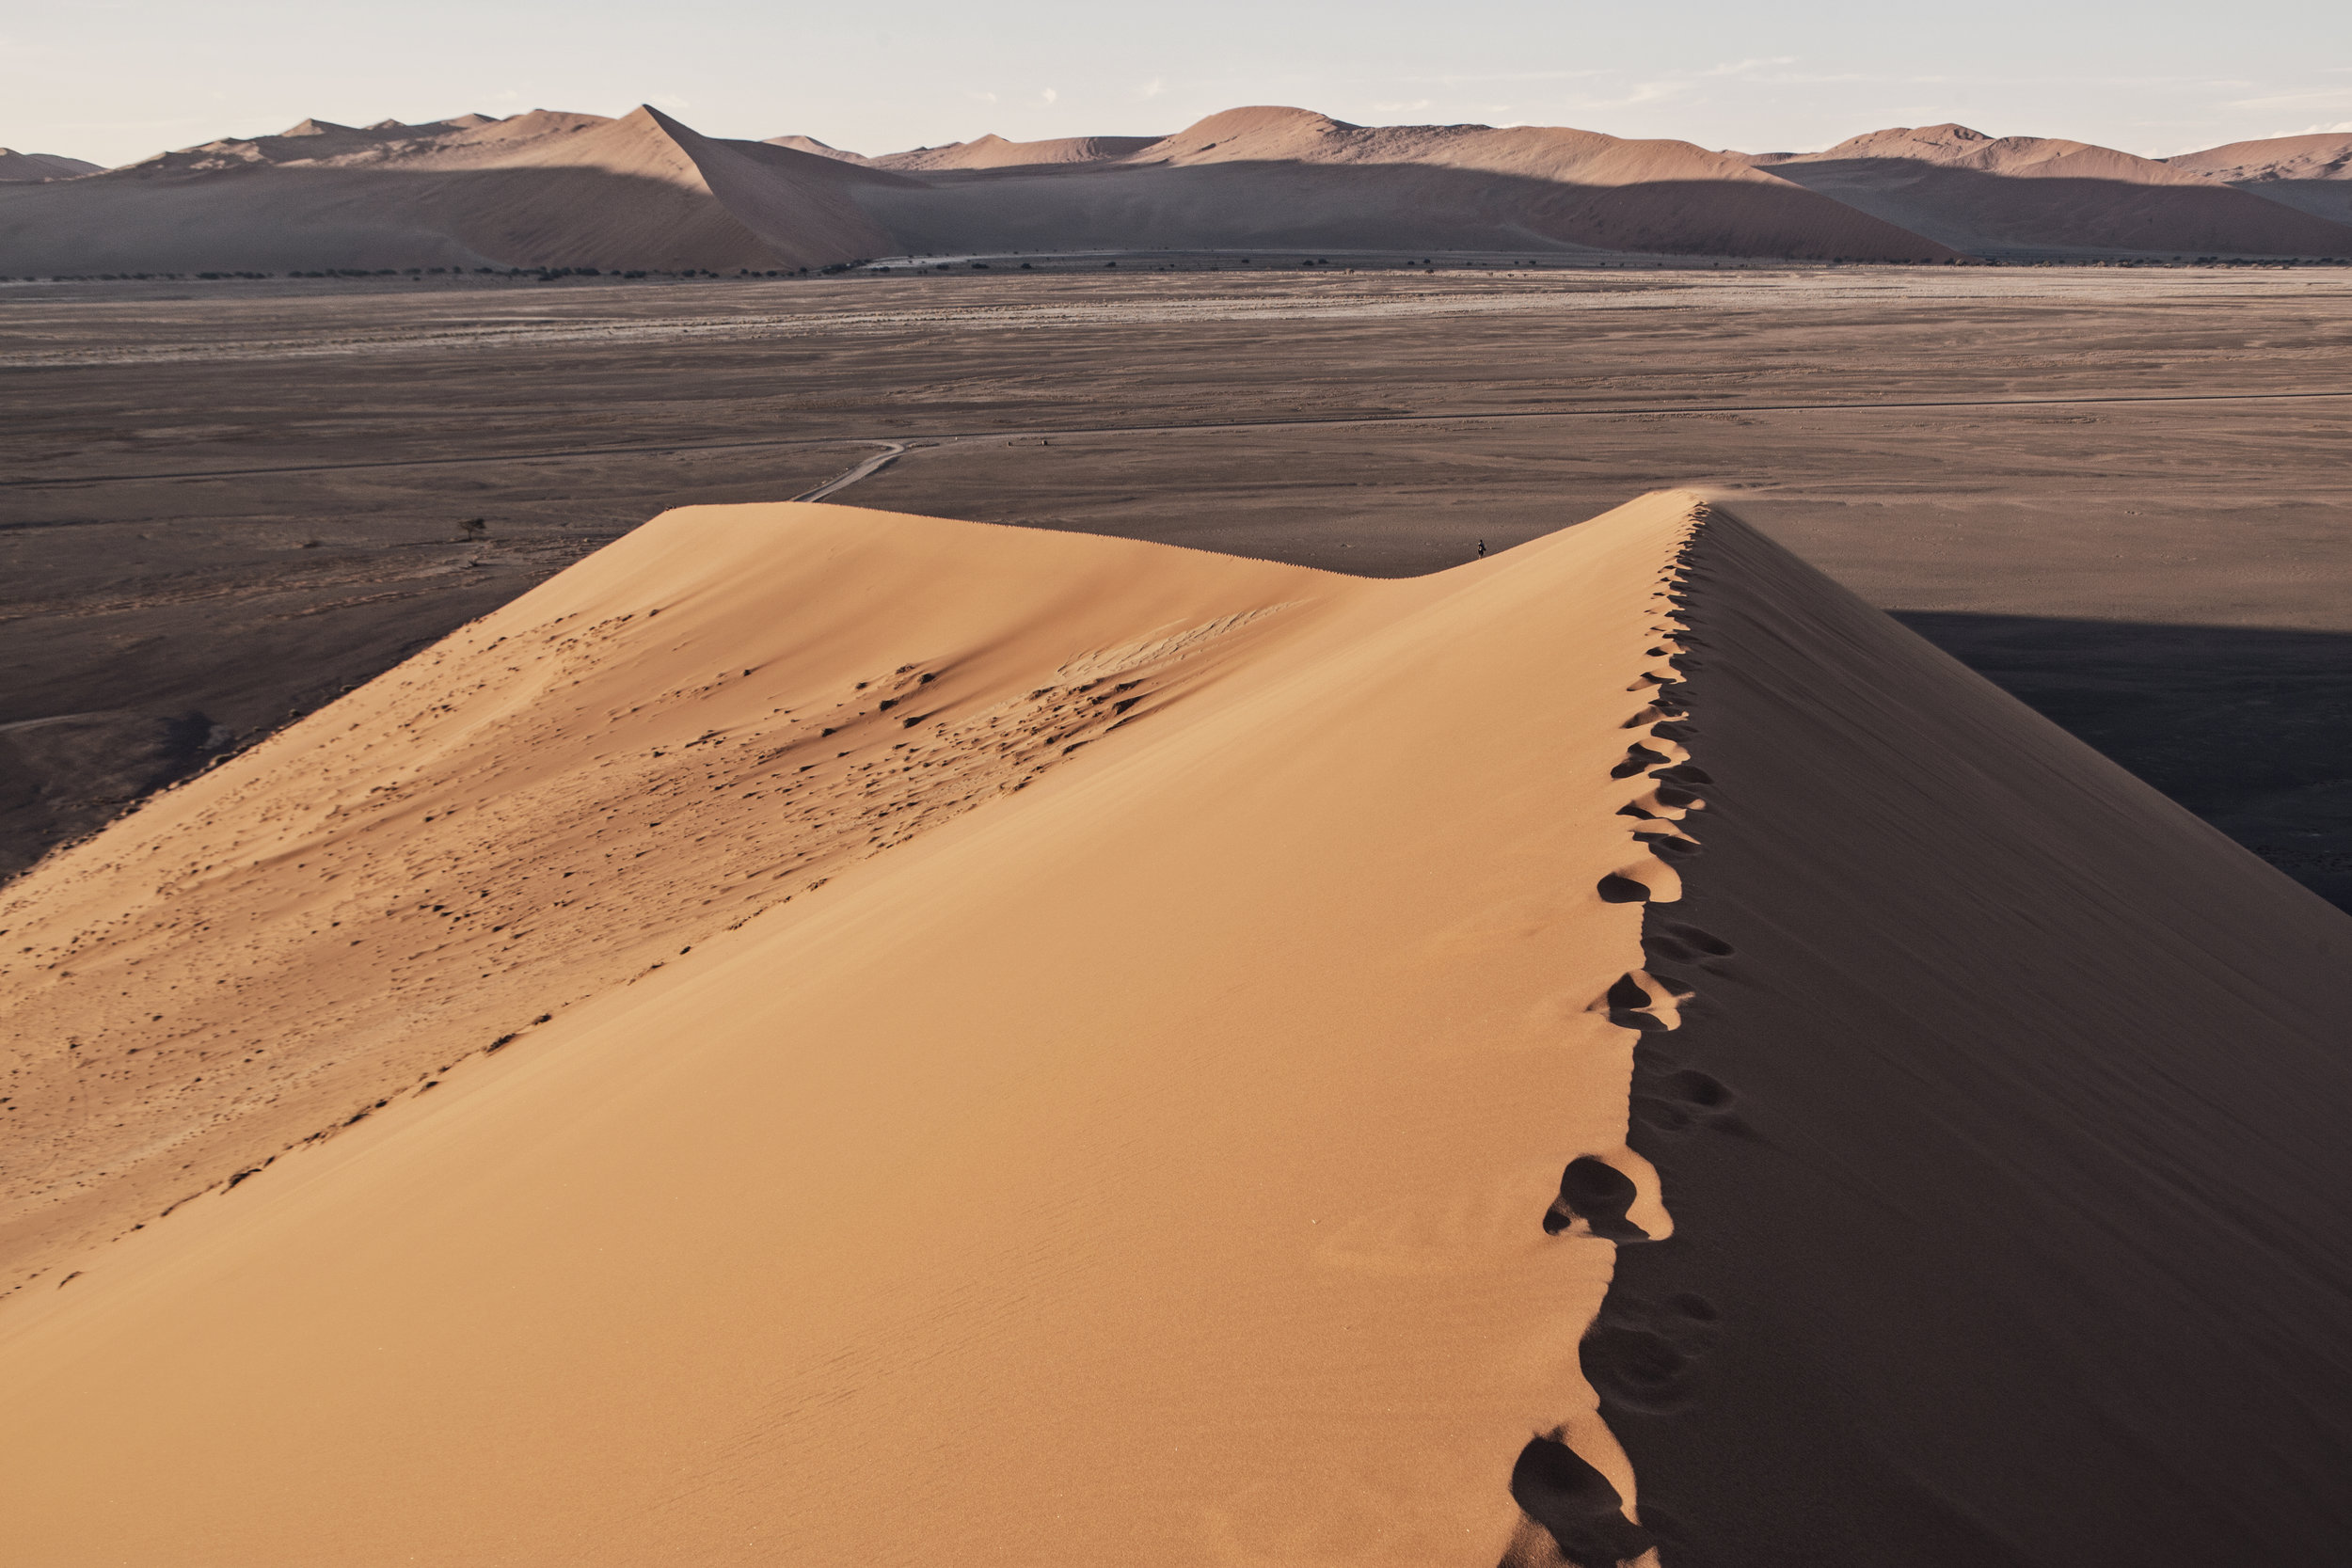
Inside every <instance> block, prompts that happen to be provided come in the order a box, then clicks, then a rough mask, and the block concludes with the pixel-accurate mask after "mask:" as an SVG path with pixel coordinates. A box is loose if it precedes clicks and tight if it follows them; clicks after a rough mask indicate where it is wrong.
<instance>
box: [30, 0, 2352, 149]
mask: <svg viewBox="0 0 2352 1568" xmlns="http://www.w3.org/2000/svg"><path fill="white" fill-rule="evenodd" d="M638 103H653V104H655V105H657V106H659V107H660V108H663V109H665V110H668V111H669V112H670V113H672V114H674V115H675V116H677V117H678V118H679V119H683V120H685V121H686V122H687V123H688V124H690V125H691V126H693V127H695V128H696V129H697V130H700V131H703V132H706V133H707V134H709V135H720V136H743V137H761V136H771V135H782V134H784V133H787V132H799V133H802V134H803V135H813V136H816V137H818V138H820V139H821V140H824V141H828V142H831V143H833V144H834V146H836V147H847V148H850V149H852V150H857V151H861V152H869V153H871V152H886V151H893V150H898V149H902V148H908V147H914V146H918V145H936V144H938V143H941V142H946V141H954V140H959V139H967V138H970V137H973V136H977V135H980V134H982V133H983V132H989V131H993V132H996V133H998V134H1000V135H1007V136H1010V137H1013V138H1015V139H1019V140H1026V139H1030V138H1035V137H1042V136H1067V135H1151V134H1164V133H1167V132H1170V131H1175V130H1178V129H1180V128H1182V127H1183V126H1184V125H1186V124H1188V123H1190V122H1191V121H1193V120H1195V119H1200V117H1201V116H1203V115H1206V114H1211V113H1214V112H1216V110H1218V109H1226V108H1232V107H1235V106H1237V105H1241V104H1248V103H1286V104H1295V105H1298V106H1301V107H1305V108H1311V109H1319V110H1322V111H1323V112H1325V113H1327V114H1330V115H1334V116H1336V117H1338V118H1339V119H1347V120H1354V121H1357V122H1359V123H1363V124H1420V123H1454V122H1461V121H1483V122H1486V123H1489V124H1496V125H1516V124H1534V125H1572V126H1577V127H1581V128H1583V129H1586V130H1594V131H1605V132H1609V133H1611V134H1612V135H1625V136H1675V137H1680V138H1683V139H1685V140H1689V141H1694V142H1697V143H1699V144H1701V145H1702V146H1706V147H1710V148H1721V147H1733V148H1739V149H1742V150H1748V151H1774V150H1788V151H1802V150H1812V149H1815V148H1820V147H1824V146H1827V145H1829V144H1830V143H1832V142H1836V141H1839V140H1842V139H1843V138H1844V137H1846V136H1849V135H1855V134H1857V133H1859V132H1863V131H1869V130H1876V129H1880V128H1882V127H1885V126H1890V125H1926V124H1934V123H1937V122H1939V121H1943V120H1950V119H1957V120H1960V121H1962V122H1963V123H1966V124H1969V125H1973V126H1975V127H1976V128H1977V129H1979V130H1980V131H1985V132H1989V133H1991V134H1993V135H2048V136H2070V137H2074V138H2076V139H2079V140H2083V141H2092V142H2101V143H2105V144H2106V145H2108V146H2111V147H2120V148H2123V149H2125V150H2129V151H2133V152H2139V153H2145V154H2149V155H2152V156H2163V155H2165V154H2167V153H2172V152H2180V151H2185V150H2190V149H2194V148H2201V147H2207V146H2211V145H2214V144H2216V143H2219V142H2226V141H2235V140H2239V139H2243V138H2247V137H2253V136H2270V135H2292V134H2296V133H2299V132H2304V131H2312V130H2329V129H2333V130H2352V5H2347V4H2345V3H2344V0H2242V3H2241V4H2239V5H2236V6H2234V7H2230V6H2217V5H2214V4H2212V3H2211V0H2197V3H2196V4H2189V3H2187V0H2138V3H2137V4H2129V5H2125V4H2099V5H2090V4H2084V3H2082V0H1978V3H1975V4H1971V5H1968V6H1964V7H1963V6H1957V5H1948V4H1947V5H1940V6H1935V7H1919V6H1907V5H1902V4H1897V3H1887V0H1880V3H1873V4H1858V3H1852V0H1790V3H1788V4H1786V5H1782V6H1770V5H1759V4H1756V3H1755V0H1737V3H1734V0H1683V3H1680V4H1663V5H1661V4H1658V3H1656V0H1651V3H1648V4H1641V3H1633V0H1617V3H1613V4H1608V5H1597V4H1588V3H1585V0H1412V3H1406V0H1346V3H1344V4H1323V3H1315V4H1295V3H1293V4H1285V3H1283V0H1248V3H1244V0H1191V3H1182V0H1179V3H1173V4H1171V3H1169V0H1158V3H1156V4H1152V5H1150V6H1126V7H1122V6H1120V5H1117V4H1108V3H1104V0H1086V3H1083V4H1081V3H1075V0H1029V3H1026V4H1023V3H1020V0H985V3H969V0H896V3H892V0H866V3H862V4H847V3H834V4H828V5H822V6H815V5H796V4H791V3H785V4H777V5H771V6H766V7H748V6H743V5H739V4H729V3H724V0H568V3H564V4H548V3H539V0H370V3H368V4H364V5H362V4H353V3H349V0H231V3H230V4H229V5H203V6H198V5H191V4H185V3H182V4H167V3H164V0H71V3H70V4H55V3H53V4H49V5H45V6H40V7H34V6H31V5H26V6H24V7H21V8H13V7H12V8H10V9H9V10H8V12H0V145H5V146H8V147H13V148H16V149H17V150H21V151H28V152H60V153H65V154H67V155H68V156H72V157H78V158H87V159H90V160H92V161H93V162H97V163H102V164H119V163H125V162H128V161H130V160H132V159H134V158H138V157H142V156H144V155H146V154H147V153H150V152H153V151H157V150H162V149H166V148H175V147H185V146H189V145H192V144H194V143H197V142H201V141H209V140H211V139H212V138H214V137H215V136H222V135H261V134H263V133H267V132H273V131H278V130H282V129H284V128H285V127H286V126H288V125H291V124H293V123H294V122H295V121H297V120H299V119H303V118H305V117H306V116H313V115H315V116H317V117H319V118H320V119H333V120H341V121H342V122H344V123H346V124H365V123H368V122H370V121H373V120H377V119H385V118H387V117H390V118H393V119H405V120H423V119H440V118H442V117H444V116H448V115H453V114H462V113H465V112H467V111H469V110H478V111H480V112H482V113H484V114H491V115H508V114H513V113H515V112H516V111H518V110H522V109H531V108H550V109H571V110H585V111H589V112H592V113H596V114H608V115H617V114H624V113H627V112H628V110H629V109H631V108H633V107H634V106H636V105H637V104H638Z"/></svg>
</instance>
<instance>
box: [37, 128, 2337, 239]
mask: <svg viewBox="0 0 2352 1568" xmlns="http://www.w3.org/2000/svg"><path fill="white" fill-rule="evenodd" d="M2288 140H2290V141H2294V142H2296V144H2297V145H2296V146H2295V147H2291V148H2290V147H2287V146H2286V145H2285V144H2284V143H2245V144H2238V145H2237V146H2235V147H2232V148H2223V149H2215V150H2212V151H2211V152H2210V153H2198V154H2185V155H2184V156H2182V157H2180V158H2175V159H2170V160H2162V161H2159V160H2153V159H2147V158H2139V157H2135V156H2133V155H2131V154H2128V153H2123V152H2119V151H2116V150H2112V149H2106V148H2097V147H2090V146H2088V145H2086V144H2083V143H2079V142H2063V141H2051V140H2047V139H2043V138H2036V137H2005V138H1997V139H1996V138H1992V137H1988V136H1985V135H1981V134H1979V133H1977V132H1974V131H1971V130H1969V129H1967V128H1966V127H1964V126H1956V125H1944V126H1931V127H1926V128H1922V129H1917V130H1914V129H1908V128H1906V129H1900V130H1890V131H1882V132H1876V133H1872V134H1870V135H1864V136H1857V137H1855V138H1852V139H1851V141H1849V142H1847V143H1844V144H1841V145H1840V146H1839V147H1836V148H1833V149H1831V150H1828V151H1825V152H1820V153H1809V154H1789V153H1765V154H1747V153H1738V152H1716V151H1709V150H1707V149H1704V148H1700V147H1697V146H1694V145H1692V144H1691V143H1689V142H1681V141H1669V140H1635V139H1627V138H1621V137H1615V136H1610V135H1602V134H1599V133H1597V132H1589V131H1577V130H1569V129H1564V128H1555V127H1537V126H1518V127H1510V128H1504V129H1497V128H1495V127H1491V126H1485V125H1422V126H1374V127H1367V126H1361V125H1353V124H1349V123H1346V122H1344V121H1341V120H1336V119H1331V118H1329V117H1328V116H1325V115H1321V114H1316V113H1313V112H1312V111H1310V110H1306V109H1296V108H1286V107H1264V106H1262V107H1250V108H1240V109H1232V110H1227V111H1224V112H1223V113H1220V114H1216V115H1212V116H1210V117H1208V118H1207V119H1202V120H1200V121H1199V122H1198V123H1196V124H1194V125H1191V126H1189V127H1186V128H1185V129H1184V130H1183V131H1180V132H1178V133H1176V134H1175V135H1167V136H1157V137H1152V136H1076V137H1065V138H1059V139H1056V140H1052V141H1042V142H1026V143H1024V142H1012V141H1008V140H1005V139H1004V138H1002V137H998V136H994V135H988V136H982V137H979V138H977V139H976V140H974V141H970V142H958V143H954V144H951V145H949V146H946V147H941V148H919V149H914V150H910V151H904V152H898V153H890V154H885V155H882V156H878V157H866V156H864V155H862V154H859V153H854V152H848V151H844V150H840V149H837V148H833V147H828V146H827V145H825V144H824V143H822V142H819V141H817V140H815V139H813V138H811V137H808V136H805V135H778V136H772V137H770V138H768V139H767V140H765V141H740V140H727V139H723V138H718V137H710V136H705V135H701V134H699V133H697V132H695V131H694V130H692V129H691V128H690V127H688V126H686V125H685V124H683V123H682V122H680V121H679V120H677V119H675V118H673V117H671V116H669V115H666V114H664V113H662V112H661V111H660V110H658V109H655V108H652V107H650V106H643V107H640V108H638V109H637V110H635V111H633V112H632V113H630V114H628V115H627V116H624V117H622V118H620V119H608V118H606V117H603V116H599V115H585V114H571V113H558V112H552V111H548V110H532V111H531V112H529V113H526V114H518V115H515V116H511V117H509V118H507V119H490V118H489V117H487V116H484V115H472V114H469V115H461V116H458V117H455V118H453V119H447V120H438V121H434V122H432V123H430V124H422V125H406V124H402V123H400V122H398V121H390V120H388V121H382V122H379V123H377V124H374V125H371V126H366V127H352V126H344V125H337V124H331V123H328V122H326V121H321V120H315V119H311V120H304V121H303V122H301V123H300V124H298V125H295V126H294V127H291V128H290V129H289V130H287V131H286V132H284V133H282V134H280V135H274V136H255V137H227V138H222V139H220V140H217V141H213V142H208V143H205V144H203V145H201V146H199V147H194V148H189V149H185V150H180V151H174V152H164V153H158V154H156V155H154V156H153V157H151V158H147V159H143V160H141V161H139V162H137V163H135V164H130V165H126V166H122V167H120V168H116V169H109V170H104V171H101V172H97V173H90V174H84V175H82V176H80V177H78V178H56V177H54V171H51V172H40V171H34V170H32V169H31V164H32V162H33V161H31V160H24V159H19V160H18V162H20V163H24V164H26V165H27V169H28V172H27V173H26V174H24V175H19V176H15V177H13V179H12V181H11V180H0V276H6V277H16V276H74V277H82V276H91V275H106V276H119V275H123V274H138V273H150V274H151V273H158V272H163V273H174V272H177V273H187V272H197V271H223V272H238V271H262V272H269V273H278V272H298V271H336V270H366V271H380V270H393V271H398V270H403V269H408V270H417V269H427V268H441V269H455V270H466V269H469V268H476V267H532V268H552V267H594V268H596V269H598V270H599V271H620V272H627V271H658V272H687V271H693V272H714V273H722V274H737V273H745V272H749V273H759V274H771V273H775V272H779V271H781V272H793V273H797V272H801V271H806V270H812V269H819V268H824V267H834V268H840V267H844V266H847V265H851V264H860V263H864V262H866V261H873V260H875V259H878V258H908V257H916V256H930V257H935V256H942V255H946V256H1010V255H1035V256H1049V255H1104V256H1116V255H1120V254H1155V253H1169V252H1177V253H1182V252H1214V253H1218V254H1238V253H1244V252H1248V251H1252V250H1266V251H1274V252H1282V251H1294V252H1295V251H1302V250H1303V251H1314V250H1331V251H1338V252H1341V253H1343V254H1361V255H1379V256H1382V257H1384V258H1388V259H1390V260H1391V261H1392V262H1393V261H1396V260H1400V259H1402V260H1411V259H1415V258H1417V257H1418V256H1420V255H1421V254H1422V253H1426V254H1427V255H1429V256H1430V257H1432V258H1434V257H1437V256H1440V255H1454V254H1462V255H1468V254H1483V255H1505V256H1507V255H1514V254H1516V255H1518V256H1519V257H1521V258H1523V259H1526V260H1531V261H1535V260H1548V261H1555V262H1557V261H1577V260H1582V261H1599V260H1603V259H1607V258H1613V257H1614V258H1629V257H1640V258H1654V257H1679V258H1692V259H1702V260H1704V259H1708V258H1713V259H1718V260H1722V259H1746V258H1755V259H1769V260H1787V261H1883V262H1906V263H1917V262H1937V263H1949V262H1955V261H1963V260H1983V259H1994V260H2002V259H2008V260H2053V259H2118V258H2120V259H2135V258H2165V259H2181V260H2194V259H2199V258H2206V259H2218V258H2312V259H2318V258H2328V259H2335V260H2345V259H2352V209H2347V208H2346V207H2345V206H2344V200H2343V190H2345V189H2352V182H2346V181H2344V179H2343V172H2344V162H2345V160H2344V157H2343V156H2341V155H2340V154H2341V153H2342V152H2343V148H2341V147H2337V146H2335V144H2336V143H2342V142H2344V141H2345V140H2346V138H2342V137H2339V138H2333V140H2332V141H2329V139H2328V138H2288ZM2306 142H2308V143H2312V144H2313V145H2311V146H2304V145H2301V144H2302V143H2306ZM2320 142H2328V144H2329V145H2328V146H2327V147H2322V146H2319V145H2317V144H2318V143H2320ZM2331 149H2332V150H2331ZM70 162H71V160H54V159H53V160H47V161H45V162H42V163H41V165H40V169H41V170H50V169H51V166H52V165H59V164H62V163H70ZM2340 187H2341V188H2340Z"/></svg>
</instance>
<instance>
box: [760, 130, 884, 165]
mask: <svg viewBox="0 0 2352 1568" xmlns="http://www.w3.org/2000/svg"><path fill="white" fill-rule="evenodd" d="M768 145H769V146H770V147H788V148H790V149H791V150H793V151H795V152H813V153H815V154H816V155H817V156H818V157H819V158H837V159H839V160H840V161H841V162H843V163H845V164H870V163H872V162H873V161H874V160H872V159H871V158H868V157H867V156H866V154H865V153H863V152H849V151H844V150H842V149H840V148H838V147H832V146H829V145H827V144H826V143H824V142H820V141H818V139H817V138H816V137H815V136H798V135H794V136H770V137H769V138H768Z"/></svg>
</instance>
